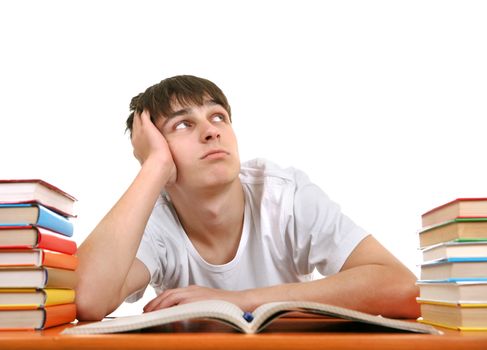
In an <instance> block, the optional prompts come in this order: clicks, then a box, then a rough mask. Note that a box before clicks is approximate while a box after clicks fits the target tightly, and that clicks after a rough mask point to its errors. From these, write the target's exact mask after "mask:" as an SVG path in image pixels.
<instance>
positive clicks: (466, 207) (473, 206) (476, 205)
mask: <svg viewBox="0 0 487 350" xmlns="http://www.w3.org/2000/svg"><path fill="white" fill-rule="evenodd" d="M461 217H469V218H478V217H487V198H457V199H455V200H453V201H451V202H448V203H446V204H443V205H441V206H439V207H436V208H434V209H431V210H430V211H428V212H426V213H424V214H423V215H422V216H421V220H422V224H423V227H427V226H432V225H436V224H439V223H442V222H445V221H449V220H453V219H456V218H461Z"/></svg>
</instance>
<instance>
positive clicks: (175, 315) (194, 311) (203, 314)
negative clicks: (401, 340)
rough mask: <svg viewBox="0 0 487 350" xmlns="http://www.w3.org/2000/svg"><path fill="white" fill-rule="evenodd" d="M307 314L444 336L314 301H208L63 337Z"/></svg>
mask: <svg viewBox="0 0 487 350" xmlns="http://www.w3.org/2000/svg"><path fill="white" fill-rule="evenodd" d="M296 311H299V312H306V313H312V314H319V315H324V316H329V317H335V318H342V319H347V320H351V321H358V322H364V323H370V324H374V325H379V326H383V327H387V328H393V329H398V330H403V331H411V332H418V333H430V334H441V332H440V331H438V330H436V329H435V328H434V327H432V326H429V325H425V324H420V323H416V322H408V321H401V320H395V319H389V318H385V317H381V316H373V315H369V314H365V313H362V312H358V311H353V310H349V309H345V308H341V307H337V306H332V305H327V304H320V303H314V302H304V301H302V302H300V301H283V302H273V303H267V304H264V305H261V306H259V307H258V308H256V309H255V310H254V312H253V313H248V312H244V311H242V310H241V309H240V308H239V307H238V306H236V305H235V304H232V303H230V302H227V301H222V300H206V301H199V302H194V303H189V304H183V305H177V306H173V307H170V308H167V309H162V310H157V311H152V312H148V313H144V314H142V315H136V316H126V317H120V318H117V319H114V320H107V321H100V322H95V323H90V324H86V325H81V326H76V327H72V328H68V329H65V330H64V331H63V334H100V333H117V332H128V331H134V330H139V329H143V328H149V327H155V326H161V325H164V324H168V323H172V322H177V321H185V320H190V319H198V318H199V319H202V318H204V319H213V320H216V321H219V322H223V323H226V324H228V325H230V326H232V327H234V328H235V329H237V330H239V331H240V332H243V333H258V332H260V331H261V330H262V329H264V328H265V327H266V326H267V325H268V324H269V323H271V322H272V320H274V319H276V318H278V317H280V316H282V315H283V314H286V313H289V312H296Z"/></svg>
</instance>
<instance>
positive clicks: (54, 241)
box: [36, 227, 77, 255]
mask: <svg viewBox="0 0 487 350" xmlns="http://www.w3.org/2000/svg"><path fill="white" fill-rule="evenodd" d="M36 247H37V248H40V249H48V250H52V251H55V252H60V253H64V254H70V255H74V254H75V253H76V250H77V247H76V242H74V241H70V240H68V239H64V238H60V237H56V236H55V233H54V234H48V233H46V232H45V230H44V229H42V228H41V227H38V228H37V245H36Z"/></svg>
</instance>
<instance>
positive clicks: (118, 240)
mask: <svg viewBox="0 0 487 350" xmlns="http://www.w3.org/2000/svg"><path fill="white" fill-rule="evenodd" d="M132 144H133V146H134V155H135V157H136V158H137V159H138V160H139V162H140V163H141V165H142V166H141V169H140V171H139V173H138V174H137V176H136V178H135V179H134V181H133V182H132V184H131V185H130V187H129V188H128V189H127V191H126V192H125V193H124V194H123V195H122V197H121V198H120V200H119V201H118V202H117V203H116V204H115V205H114V207H113V208H112V209H111V210H110V211H109V212H108V214H107V215H106V216H105V217H104V218H103V219H102V220H101V222H100V223H99V224H98V225H97V226H96V228H95V229H94V230H93V232H92V233H91V234H90V235H89V236H88V237H87V239H86V240H85V241H84V243H83V244H82V245H81V246H80V248H79V250H78V259H79V266H78V269H77V274H78V276H79V283H78V286H77V287H76V305H77V310H78V311H77V312H78V315H77V317H78V319H79V320H98V319H101V318H103V317H104V316H106V315H107V314H109V313H110V312H112V311H113V310H115V309H116V308H117V307H118V306H119V305H120V304H121V303H122V302H123V301H124V300H125V298H126V297H127V296H128V295H130V294H131V293H133V292H134V291H136V290H138V289H141V288H143V287H144V286H146V285H147V284H148V283H149V280H150V276H149V271H148V270H147V268H146V267H145V266H144V265H143V264H142V263H141V262H140V261H139V260H138V259H136V258H135V255H136V252H137V248H138V246H139V244H140V240H141V239H142V235H143V232H144V228H145V225H146V223H147V220H148V219H149V216H150V214H151V212H152V208H153V206H154V204H155V202H156V200H157V197H158V196H159V193H160V191H161V190H162V189H163V188H164V187H165V186H168V185H170V184H171V183H172V182H174V181H175V179H176V167H175V165H174V162H173V160H172V156H171V153H170V151H169V148H168V146H167V143H166V141H165V139H164V137H163V136H162V134H161V133H160V132H159V130H158V129H157V128H156V127H155V125H154V124H153V123H152V122H151V121H150V117H149V114H148V113H147V112H146V111H144V112H142V114H141V115H139V114H138V113H136V115H135V117H134V124H133V133H132Z"/></svg>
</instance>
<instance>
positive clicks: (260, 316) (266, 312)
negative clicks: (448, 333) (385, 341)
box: [251, 301, 441, 334]
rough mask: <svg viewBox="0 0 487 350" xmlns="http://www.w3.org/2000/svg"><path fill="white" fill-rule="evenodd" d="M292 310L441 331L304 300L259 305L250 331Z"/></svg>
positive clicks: (421, 329) (255, 330)
mask: <svg viewBox="0 0 487 350" xmlns="http://www.w3.org/2000/svg"><path fill="white" fill-rule="evenodd" d="M294 311H300V312H307V313H313V314H319V315H324V316H331V317H335V318H341V319H347V320H351V321H358V322H364V323H370V324H374V325H379V326H383V327H387V328H393V329H400V330H405V331H411V332H417V333H430V334H441V332H440V331H438V330H436V329H435V328H434V327H430V326H428V327H425V325H424V324H420V323H417V322H408V321H402V320H396V319H390V318H385V317H381V316H375V315H370V314H366V313H363V312H359V311H355V310H350V309H345V308H341V307H338V306H333V305H327V304H321V303H313V302H304V301H301V302H299V301H283V302H274V303H268V304H264V305H262V306H259V307H258V308H257V309H255V311H254V313H253V314H254V320H253V321H252V323H251V331H252V332H253V333H254V332H255V333H256V332H259V331H261V330H262V329H263V328H265V327H266V326H267V325H268V324H269V323H271V322H272V320H274V319H275V318H277V317H280V316H281V315H283V314H285V313H287V312H294Z"/></svg>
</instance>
